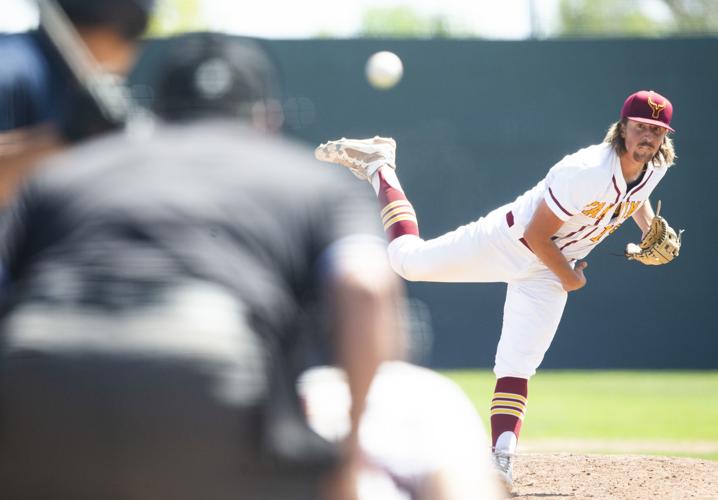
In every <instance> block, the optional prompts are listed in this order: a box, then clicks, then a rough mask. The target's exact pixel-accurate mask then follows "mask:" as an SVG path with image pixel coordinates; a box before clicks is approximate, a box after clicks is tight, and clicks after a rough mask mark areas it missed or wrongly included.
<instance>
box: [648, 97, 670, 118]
mask: <svg viewBox="0 0 718 500" xmlns="http://www.w3.org/2000/svg"><path fill="white" fill-rule="evenodd" d="M652 95H653V93H652V92H651V93H650V94H648V105H649V106H650V107H651V109H652V110H653V114H652V115H651V118H653V119H654V120H657V119H658V118H660V117H661V111H663V109H664V108H665V107H666V103H665V102H662V103H660V104H659V103H655V102H653V99H651V97H652Z"/></svg>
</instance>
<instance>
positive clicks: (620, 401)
mask: <svg viewBox="0 0 718 500" xmlns="http://www.w3.org/2000/svg"><path fill="white" fill-rule="evenodd" d="M443 373H444V374H445V375H447V376H448V377H450V378H451V379H453V380H454V381H455V382H457V383H458V384H459V385H460V386H461V387H462V388H463V389H464V391H465V392H466V393H467V394H468V395H469V397H470V398H471V400H472V401H473V402H474V405H475V406H476V408H477V410H478V411H479V413H480V414H481V416H482V418H483V419H484V421H485V422H486V423H487V424H488V408H489V402H490V399H491V394H492V391H493V387H494V382H495V379H494V375H493V373H491V372H490V371H488V370H476V371H444V372H443ZM487 428H488V427H487ZM521 448H528V449H529V450H530V451H533V450H534V449H536V450H546V451H571V452H592V453H594V452H595V453H631V454H634V453H640V454H659V455H673V456H691V457H699V458H708V459H711V460H718V371H710V372H668V371H542V372H540V373H539V374H538V375H537V376H536V377H535V378H534V379H533V380H532V381H531V385H530V387H529V403H528V408H527V415H526V421H525V423H524V427H523V430H522V435H521Z"/></svg>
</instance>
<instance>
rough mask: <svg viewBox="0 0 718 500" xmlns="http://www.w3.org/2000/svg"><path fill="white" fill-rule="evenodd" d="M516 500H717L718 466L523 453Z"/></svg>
mask: <svg viewBox="0 0 718 500" xmlns="http://www.w3.org/2000/svg"><path fill="white" fill-rule="evenodd" d="M512 497H513V498H522V499H524V498H526V499H529V498H530V499H536V500H538V499H540V500H546V499H551V498H556V499H563V498H571V499H572V500H574V499H576V500H577V499H582V498H591V499H595V500H597V499H600V500H605V499H631V500H634V499H646V500H648V499H650V500H654V499H668V500H672V499H675V500H678V499H684V498H695V499H718V462H713V461H710V460H700V459H692V458H673V457H649V456H630V455H626V456H615V455H614V456H599V455H588V456H587V455H573V454H555V455H554V454H551V455H549V454H540V455H539V454H535V455H533V454H522V455H519V456H517V457H516V458H515V459H514V487H513V491H512Z"/></svg>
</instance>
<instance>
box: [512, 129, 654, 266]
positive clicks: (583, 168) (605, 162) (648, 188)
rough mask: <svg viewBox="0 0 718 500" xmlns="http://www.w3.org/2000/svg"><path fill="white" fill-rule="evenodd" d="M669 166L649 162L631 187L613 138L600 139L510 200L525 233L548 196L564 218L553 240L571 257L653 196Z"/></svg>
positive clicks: (515, 230) (548, 201) (592, 244)
mask: <svg viewBox="0 0 718 500" xmlns="http://www.w3.org/2000/svg"><path fill="white" fill-rule="evenodd" d="M666 170H668V169H667V168H666V167H664V166H654V165H653V164H651V163H649V164H648V166H647V169H646V172H645V173H644V174H643V178H642V179H641V181H640V182H639V183H638V184H637V185H636V186H634V187H633V188H631V189H627V186H626V181H625V180H624V178H623V173H622V172H621V162H620V160H619V158H618V155H617V154H616V152H615V151H614V149H613V148H612V147H611V145H610V144H606V143H603V144H598V145H595V146H590V147H587V148H584V149H581V150H579V151H577V152H576V153H573V154H571V155H568V156H566V157H565V158H564V159H563V160H561V161H560V162H558V163H557V164H556V165H554V166H553V168H551V170H549V172H548V175H546V177H545V178H544V179H543V180H542V181H541V182H539V183H538V184H536V186H534V187H533V188H532V189H530V190H529V191H527V192H526V193H524V194H523V195H521V196H519V197H518V198H517V199H516V201H514V202H513V203H512V204H510V205H509V208H510V210H511V211H512V213H513V219H514V226H513V227H512V228H511V231H512V232H513V233H514V234H516V235H517V236H519V237H520V236H522V235H523V233H524V231H525V229H526V226H527V225H528V224H529V222H530V221H531V218H532V217H533V214H534V212H535V211H536V207H537V206H538V204H539V202H540V201H541V200H545V201H546V204H547V205H548V206H549V208H550V209H551V211H552V212H553V213H554V214H555V215H556V217H558V218H559V219H561V220H562V221H564V224H563V225H562V226H561V229H559V231H558V232H557V233H556V234H555V235H554V243H556V245H557V246H558V248H559V249H560V250H561V252H562V253H563V254H564V255H565V256H566V257H567V258H569V259H581V258H583V257H585V256H586V255H588V253H589V252H590V251H591V250H592V249H593V248H594V247H595V246H596V245H598V244H599V243H600V242H601V241H603V240H604V239H605V238H606V236H608V235H609V234H611V233H613V232H614V231H615V230H616V229H618V228H619V226H620V225H621V224H623V223H624V222H625V221H626V220H627V219H629V218H630V217H631V216H632V215H633V214H634V213H635V211H636V210H638V209H639V208H640V207H641V205H643V203H644V202H645V201H646V200H647V199H648V197H649V195H650V194H651V192H653V190H654V189H655V187H656V186H657V185H658V183H659V181H660V180H661V179H662V178H663V176H664V175H665V173H666Z"/></svg>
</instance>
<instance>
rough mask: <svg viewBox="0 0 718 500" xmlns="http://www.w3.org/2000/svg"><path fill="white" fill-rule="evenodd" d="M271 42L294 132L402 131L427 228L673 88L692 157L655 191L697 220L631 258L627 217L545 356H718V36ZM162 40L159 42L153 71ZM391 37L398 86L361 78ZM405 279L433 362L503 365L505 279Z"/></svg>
mask: <svg viewBox="0 0 718 500" xmlns="http://www.w3.org/2000/svg"><path fill="white" fill-rule="evenodd" d="M165 43H167V42H165ZM263 43H264V44H265V45H266V47H267V48H268V50H269V51H270V52H271V53H272V54H273V56H274V58H275V60H276V62H277V64H278V66H279V68H280V74H281V79H282V81H283V93H284V94H283V102H284V103H285V114H286V130H287V131H288V133H290V134H292V135H294V136H296V137H298V138H300V139H302V140H306V141H307V142H308V143H310V144H312V145H313V144H315V143H318V142H320V141H324V140H327V139H331V138H336V137H341V136H347V137H349V136H361V137H364V136H372V135H375V134H380V135H389V136H392V137H394V138H395V139H396V140H397V142H398V153H397V156H398V165H399V169H400V178H401V180H402V183H403V185H404V188H405V190H406V192H407V194H408V196H409V198H410V199H411V201H412V202H413V203H414V206H415V208H416V211H417V214H418V216H419V221H420V227H421V231H422V235H423V236H424V237H426V238H430V237H433V236H438V235H440V234H442V233H443V232H445V231H448V230H450V229H453V228H455V227H456V226H458V225H461V224H463V223H466V222H470V221H472V220H474V219H476V218H478V217H479V216H481V215H483V214H485V213H486V212H488V211H489V210H490V209H492V208H494V207H496V206H499V205H500V204H503V203H506V202H509V201H511V200H512V199H513V198H514V197H515V196H517V195H518V194H520V193H522V192H524V191H525V190H527V189H528V188H530V187H532V186H533V185H534V184H535V183H536V182H537V181H538V180H540V179H541V178H542V177H543V176H544V175H545V173H546V171H547V170H548V169H549V168H550V167H551V166H552V165H553V164H554V163H555V162H557V161H558V160H560V159H561V158H562V157H563V156H564V155H565V154H567V153H570V152H573V151H575V150H577V149H579V148H581V147H583V146H586V145H590V144H595V143H598V142H600V141H601V140H602V139H603V136H604V134H605V131H606V129H607V127H608V125H609V124H610V123H611V122H613V121H615V120H616V119H617V117H618V113H619V110H620V107H621V104H622V103H623V100H624V98H625V97H626V96H627V95H628V94H630V93H631V92H633V91H635V90H639V89H654V90H656V91H659V92H661V93H663V94H665V95H666V96H668V97H669V98H670V99H671V100H672V101H673V103H674V106H675V112H674V121H673V125H674V127H675V128H676V130H677V133H676V134H675V143H676V147H677V152H678V157H679V158H678V162H677V165H676V166H675V167H673V168H671V170H670V171H669V173H668V174H667V176H666V177H665V178H664V180H663V181H662V183H661V185H660V186H659V187H658V189H657V190H656V192H655V193H654V197H653V199H654V201H655V200H657V199H661V200H662V201H663V210H662V215H665V216H666V218H667V219H668V220H669V222H670V223H671V224H672V225H673V226H674V227H676V228H685V229H686V232H685V235H684V246H683V249H682V252H681V256H680V258H679V259H678V260H677V261H675V262H673V263H671V264H669V265H667V266H663V267H648V266H641V265H640V264H638V263H635V262H627V261H626V260H625V259H623V258H622V257H620V256H619V255H620V254H622V252H623V248H624V246H625V244H626V243H627V242H628V241H636V240H637V239H639V237H640V234H639V231H638V229H637V227H636V226H635V225H634V224H631V223H627V224H625V225H624V226H623V227H621V229H620V230H618V231H617V232H616V233H614V234H613V235H612V236H610V237H609V238H608V239H607V240H606V241H605V242H604V243H602V244H601V245H600V246H599V247H598V248H597V249H596V250H595V251H594V252H593V253H592V254H591V255H590V256H589V258H588V261H589V268H588V270H587V277H588V286H587V287H586V288H584V289H583V290H581V291H579V292H575V293H572V294H570V296H569V300H568V304H567V307H566V312H565V315H564V318H563V321H562V323H561V325H560V327H559V330H558V334H557V336H556V338H555V340H554V344H553V346H552V348H551V349H550V350H549V352H548V354H547V356H546V358H545V361H544V365H543V366H544V367H547V368H549V367H550V368H568V367H570V368H609V367H610V368H619V367H620V368H696V369H698V368H700V369H710V368H713V369H715V368H718V293H717V292H716V278H717V277H718V272H717V271H716V267H715V264H714V261H715V256H716V254H717V253H718V234H717V233H716V229H715V228H716V227H718V215H717V212H716V207H714V206H713V204H714V202H716V201H717V200H716V189H717V188H718V174H717V173H716V172H717V169H718V159H717V157H716V153H715V150H716V148H717V147H718V64H717V63H718V39H716V38H710V39H705V38H703V39H668V40H601V41H593V40H575V41H525V42H523V41H522V42H503V41H502V42H499V41H477V40H471V41H468V40H467V41H462V40H440V41H435V40H426V41H397V40H386V41H382V40H310V41H277V40H275V41H266V42H263ZM162 48H163V44H162V43H154V45H152V44H151V45H150V46H149V52H148V53H147V56H146V58H145V60H143V61H142V63H141V64H140V66H139V71H138V75H140V76H139V78H140V80H141V79H142V78H147V75H148V74H149V73H150V69H151V66H152V65H151V61H152V58H153V57H158V56H159V54H160V53H161V51H162ZM378 50H391V51H393V52H395V53H396V54H398V55H399V56H400V57H401V58H402V60H403V62H404V67H405V74H404V78H403V80H402V81H401V82H400V83H399V85H397V86H396V87H395V88H393V89H391V90H389V91H378V90H375V89H373V88H371V87H370V86H369V85H368V83H367V81H366V79H365V77H364V64H365V61H366V59H367V57H368V56H369V55H371V54H372V53H373V52H375V51H378ZM347 175H349V174H347ZM366 188H367V189H370V187H369V186H368V185H367V186H366ZM408 289H409V293H410V295H411V296H412V297H413V298H414V299H415V300H417V301H419V303H423V304H425V305H426V306H427V308H428V311H429V313H430V316H431V324H432V326H433V334H434V341H433V352H432V355H431V357H430V360H429V362H430V364H432V365H433V366H436V367H490V366H492V364H493V357H494V351H495V346H496V343H497V341H498V338H499V332H500V328H501V317H502V308H503V300H504V292H505V285H503V284H446V285H443V284H410V285H409V286H408Z"/></svg>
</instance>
